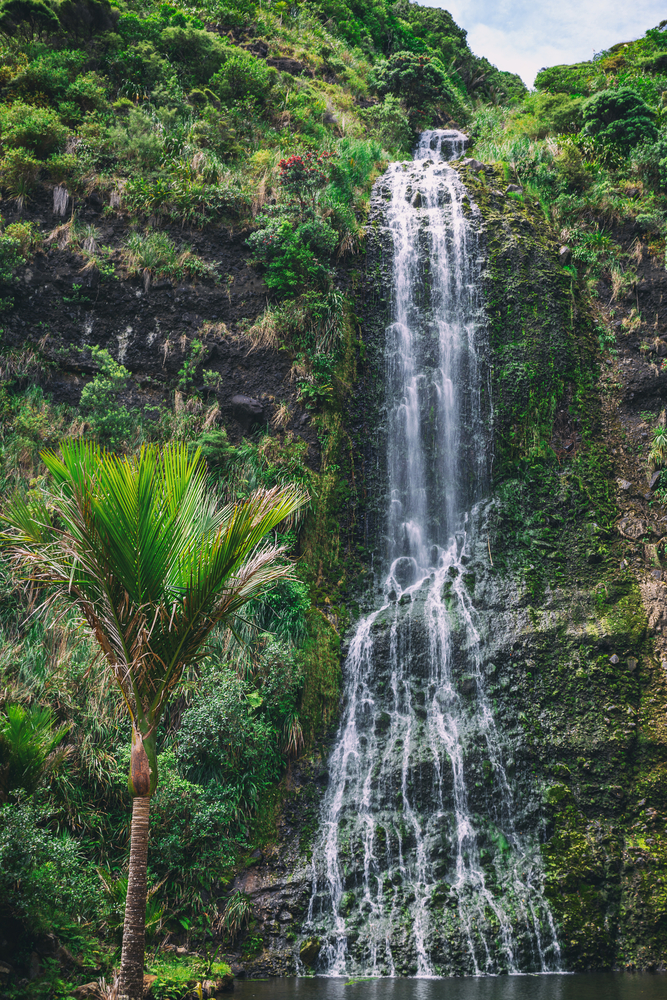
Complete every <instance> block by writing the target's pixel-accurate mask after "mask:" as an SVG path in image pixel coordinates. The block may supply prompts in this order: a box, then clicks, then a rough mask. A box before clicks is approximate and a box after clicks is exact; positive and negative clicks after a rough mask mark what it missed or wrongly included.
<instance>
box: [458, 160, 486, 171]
mask: <svg viewBox="0 0 667 1000" xmlns="http://www.w3.org/2000/svg"><path fill="white" fill-rule="evenodd" d="M461 166H462V167H468V168H469V169H470V170H472V172H473V173H475V174H478V173H479V172H480V170H483V169H484V164H483V163H482V161H481V160H476V159H475V158H474V157H473V156H466V158H465V160H461Z"/></svg>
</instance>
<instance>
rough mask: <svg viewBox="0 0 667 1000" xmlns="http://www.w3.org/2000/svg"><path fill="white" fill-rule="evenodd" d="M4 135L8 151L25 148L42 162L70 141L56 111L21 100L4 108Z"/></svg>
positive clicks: (0, 119)
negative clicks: (67, 139) (67, 140)
mask: <svg viewBox="0 0 667 1000" xmlns="http://www.w3.org/2000/svg"><path fill="white" fill-rule="evenodd" d="M0 131H1V133H2V142H3V145H4V146H5V147H6V148H7V149H16V148H17V147H23V148H24V149H26V150H28V151H29V152H30V153H32V154H34V156H36V157H37V159H40V160H44V159H46V158H47V157H48V156H50V155H51V153H55V152H56V150H58V149H60V148H61V147H62V145H63V144H64V142H65V139H66V138H67V129H66V128H65V126H64V125H63V124H62V123H61V121H60V119H59V117H58V115H57V113H56V112H55V111H52V110H51V109H50V108H40V107H35V106H34V105H31V104H26V103H25V102H24V101H20V100H19V101H15V102H14V103H13V104H0Z"/></svg>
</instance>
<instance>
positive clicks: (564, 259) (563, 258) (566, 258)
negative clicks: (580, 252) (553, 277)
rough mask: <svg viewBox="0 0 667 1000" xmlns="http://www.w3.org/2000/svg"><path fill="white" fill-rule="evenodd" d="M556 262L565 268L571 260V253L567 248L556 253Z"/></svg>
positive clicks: (562, 248)
mask: <svg viewBox="0 0 667 1000" xmlns="http://www.w3.org/2000/svg"><path fill="white" fill-rule="evenodd" d="M558 260H559V262H560V264H561V266H562V267H565V265H566V264H569V263H570V261H571V260H572V251H571V250H570V248H569V247H561V248H560V250H559V251H558Z"/></svg>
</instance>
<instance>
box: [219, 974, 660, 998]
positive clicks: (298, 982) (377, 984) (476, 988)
mask: <svg viewBox="0 0 667 1000" xmlns="http://www.w3.org/2000/svg"><path fill="white" fill-rule="evenodd" d="M234 993H235V994H236V995H238V996H239V997H240V998H242V1000H362V998H363V1000H665V998H666V997H667V975H666V974H664V973H655V974H651V973H643V974H641V975H640V974H636V973H585V974H580V975H577V974H575V975H523V976H480V977H476V978H473V977H468V978H456V979H454V978H452V979H345V978H340V979H334V978H331V979H329V978H323V977H314V978H303V979H264V980H253V979H249V980H242V981H240V982H237V983H236V984H235V988H234Z"/></svg>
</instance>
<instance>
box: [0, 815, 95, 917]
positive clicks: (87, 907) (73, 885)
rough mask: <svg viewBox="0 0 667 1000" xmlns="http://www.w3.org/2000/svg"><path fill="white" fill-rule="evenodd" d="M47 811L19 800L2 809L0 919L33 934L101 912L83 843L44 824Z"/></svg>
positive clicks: (92, 872) (93, 877)
mask: <svg viewBox="0 0 667 1000" xmlns="http://www.w3.org/2000/svg"><path fill="white" fill-rule="evenodd" d="M48 819H49V812H48V810H45V809H44V808H38V807H36V806H33V805H30V804H28V803H25V802H22V803H19V804H18V805H12V804H7V805H4V806H2V807H0V918H2V919H3V920H5V921H6V920H7V919H11V918H13V919H14V920H17V921H20V922H21V924H23V926H24V927H25V928H26V929H29V930H30V931H31V932H32V933H33V934H35V933H36V934H39V933H47V932H49V931H55V932H56V933H58V932H61V931H63V930H66V929H67V927H68V925H71V924H72V923H76V919H77V917H79V919H85V918H86V917H94V916H95V915H96V913H97V912H99V907H100V903H101V893H100V889H99V880H98V878H97V876H96V874H95V872H94V870H92V866H90V865H89V864H86V862H85V861H84V858H83V854H82V849H81V845H80V844H78V843H77V842H76V841H75V840H73V839H72V837H70V836H68V835H67V834H61V835H56V834H54V833H52V832H51V831H50V830H49V829H48V828H47V827H46V824H47V821H48Z"/></svg>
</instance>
